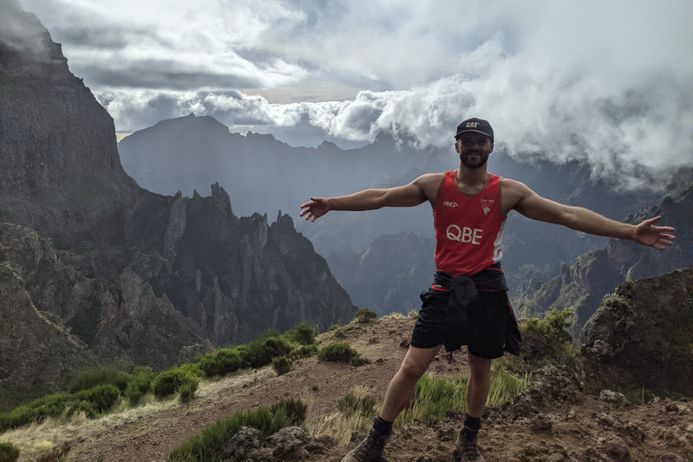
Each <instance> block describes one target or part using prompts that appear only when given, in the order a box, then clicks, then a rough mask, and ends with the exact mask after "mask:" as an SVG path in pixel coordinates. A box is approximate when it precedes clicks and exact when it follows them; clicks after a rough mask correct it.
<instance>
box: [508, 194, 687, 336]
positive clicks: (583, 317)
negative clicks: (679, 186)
mask: <svg viewBox="0 0 693 462" xmlns="http://www.w3.org/2000/svg"><path fill="white" fill-rule="evenodd" d="M692 209H693V186H690V187H689V188H688V189H687V190H686V191H684V192H683V193H681V194H680V195H678V196H677V197H671V196H667V197H665V198H664V199H663V200H662V201H661V202H660V203H659V204H658V205H657V206H654V207H649V208H646V209H643V210H641V211H640V212H638V213H637V214H634V215H631V216H629V217H627V218H626V221H627V222H630V223H639V222H640V221H642V220H644V219H646V218H651V217H653V216H657V215H661V216H662V220H661V222H662V223H664V224H666V225H667V226H673V227H674V228H676V234H677V239H676V241H675V243H674V245H672V246H671V247H669V248H667V249H665V250H663V251H661V252H660V251H657V250H655V249H652V248H649V247H643V246H641V245H638V244H636V243H634V242H631V241H623V240H616V239H612V240H610V241H609V245H608V247H607V248H605V249H602V250H597V251H593V252H589V253H587V254H584V255H581V256H580V257H578V258H577V259H576V261H575V263H574V264H573V265H571V266H570V267H568V266H567V265H566V266H564V267H563V268H562V271H561V273H562V274H561V275H559V276H556V277H555V278H553V279H551V280H549V281H548V282H546V283H541V282H539V281H533V282H532V283H530V284H528V287H527V288H526V289H525V293H524V294H523V295H522V296H521V297H520V298H519V303H517V308H518V310H519V311H520V312H521V313H523V314H527V315H541V314H543V313H545V312H546V311H548V310H550V309H552V308H557V309H566V308H573V309H574V310H575V320H574V323H573V327H572V333H573V338H575V339H577V338H579V336H580V331H581V329H582V327H583V325H584V324H585V322H587V320H588V319H589V318H590V316H592V314H594V312H595V310H596V309H597V306H598V305H599V302H600V301H601V299H602V297H603V296H604V295H605V294H607V293H609V292H610V291H611V289H612V288H613V287H614V286H616V285H618V284H621V283H623V282H625V281H626V280H632V281H635V280H638V279H642V278H647V277H653V276H656V275H659V274H662V273H666V272H670V271H673V270H675V269H679V268H690V267H691V266H692V265H693V248H691V245H690V242H691V240H692V239H693V216H692V215H691V214H690V211H691V210H692Z"/></svg>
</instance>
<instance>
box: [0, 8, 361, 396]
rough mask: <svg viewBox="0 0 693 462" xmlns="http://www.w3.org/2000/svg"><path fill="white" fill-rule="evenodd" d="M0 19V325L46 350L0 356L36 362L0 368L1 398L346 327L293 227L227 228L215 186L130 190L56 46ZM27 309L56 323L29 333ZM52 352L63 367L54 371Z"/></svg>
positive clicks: (323, 267) (33, 26) (10, 18)
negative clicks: (0, 289) (313, 329)
mask: <svg viewBox="0 0 693 462" xmlns="http://www.w3.org/2000/svg"><path fill="white" fill-rule="evenodd" d="M0 9H1V10H2V15H1V16H0V134H1V136H0V223H4V224H2V225H1V226H2V228H0V229H1V230H2V231H1V232H0V249H2V253H0V264H1V265H4V266H3V267H4V268H6V271H5V273H4V274H5V275H6V277H7V278H10V277H11V280H12V281H13V282H12V284H11V286H8V290H10V289H11V293H12V297H9V296H8V297H2V298H0V311H1V312H3V313H12V311H13V310H14V305H13V303H15V301H16V300H21V304H22V306H23V307H24V308H23V311H22V313H24V314H22V315H21V316H19V315H18V316H17V317H16V318H15V317H13V316H8V317H7V318H3V326H2V331H3V332H12V333H13V335H17V336H19V337H21V338H25V339H26V340H27V342H29V343H32V342H39V340H43V341H44V342H43V343H41V342H39V343H38V344H36V345H35V348H29V347H28V346H26V345H25V346H24V348H27V351H34V352H35V353H32V354H31V355H22V350H18V349H16V348H14V347H13V348H9V349H3V351H2V353H1V354H2V358H1V360H2V362H3V364H11V365H12V367H13V369H16V370H17V371H19V370H24V371H30V370H31V367H30V365H31V363H30V362H40V363H41V364H43V365H45V369H44V370H43V372H42V373H43V374H44V376H45V377H46V379H45V380H44V379H41V378H40V377H38V375H39V372H38V371H36V375H37V376H36V377H33V378H31V379H30V378H29V377H28V376H26V375H23V374H19V373H18V374H12V373H10V374H9V375H8V374H6V373H3V375H2V380H3V386H2V387H0V403H4V404H8V403H11V402H16V401H17V400H19V399H22V398H31V397H34V396H36V395H37V394H39V393H42V392H46V391H51V390H55V389H58V388H60V387H62V386H63V385H64V384H65V383H66V382H67V381H69V379H70V376H71V375H73V374H74V373H75V371H76V369H79V368H81V367H83V366H84V365H88V364H93V363H94V362H99V363H108V364H113V363H115V364H118V365H119V366H125V367H127V366H130V365H132V364H146V365H150V366H153V367H156V368H159V367H164V366H167V365H170V364H172V363H174V362H177V361H180V360H181V358H185V357H189V356H190V355H193V354H195V353H196V352H199V351H204V350H207V349H209V348H210V347H211V344H212V343H217V344H222V343H232V342H236V341H240V340H247V339H248V338H251V337H254V336H255V335H257V334H258V333H259V332H261V331H264V330H266V329H268V328H277V329H286V328H289V327H291V326H293V325H295V324H296V323H298V322H299V321H302V320H308V321H310V322H313V323H315V324H317V325H319V326H320V327H321V328H325V327H327V326H328V325H330V324H332V323H334V322H337V321H343V320H345V319H348V318H350V317H351V315H352V313H353V312H354V310H355V307H354V306H353V305H352V304H351V301H350V300H349V297H348V295H347V294H346V292H345V291H344V290H343V289H342V288H341V287H340V286H339V285H338V284H337V282H336V281H335V279H334V277H333V276H332V274H331V273H330V270H329V268H328V266H327V264H326V263H325V261H324V259H323V258H322V257H320V256H319V255H317V254H316V253H315V252H314V250H313V248H312V246H311V244H310V242H308V241H307V240H306V239H305V238H303V237H302V236H301V235H300V234H299V233H297V232H296V230H295V229H294V227H293V223H292V221H291V219H290V218H288V217H285V216H283V215H280V216H278V218H277V221H276V222H275V223H273V224H269V223H268V221H267V218H266V217H265V216H259V215H256V216H253V217H250V218H238V217H237V216H236V215H234V214H233V212H232V210H231V203H230V199H229V196H228V194H227V193H226V192H225V191H224V190H223V189H222V188H221V187H218V186H217V185H214V186H213V187H212V195H211V196H209V197H200V196H199V195H197V194H195V196H194V197H193V198H182V197H180V195H179V196H175V197H171V196H161V195H158V194H154V193H151V192H149V191H146V190H143V189H141V188H139V187H138V186H137V185H136V184H135V183H134V181H133V180H132V179H131V178H129V177H128V176H127V175H126V174H125V172H124V171H123V169H122V167H121V165H120V161H119V158H118V153H117V149H116V140H115V135H114V127H113V121H112V119H111V117H110V116H109V115H108V113H107V112H106V111H105V110H104V109H103V108H102V107H101V106H100V105H99V104H98V103H97V102H96V100H95V99H94V97H93V95H92V94H91V92H90V91H89V89H88V88H86V87H85V86H84V84H83V83H82V82H81V81H80V80H79V79H77V78H75V77H74V76H73V75H72V74H71V73H70V71H69V69H68V67H67V62H66V59H65V58H64V57H63V56H62V53H61V50H60V45H58V44H55V43H53V42H52V41H51V39H50V35H49V33H48V31H47V30H46V29H45V28H44V27H43V26H42V25H41V24H40V22H39V21H38V19H37V18H36V17H35V16H34V15H32V14H30V13H27V12H25V11H23V10H22V9H21V7H20V6H19V4H18V2H17V1H16V0H0ZM207 187H208V185H207V186H206V187H205V188H207ZM12 275H16V276H12ZM4 282H5V281H3V283H4ZM13 300H14V301H13ZM17 303H19V302H17ZM31 306H33V307H35V309H36V310H38V312H40V314H41V316H43V317H45V318H46V319H51V321H52V325H53V326H54V327H55V328H52V329H49V330H46V329H48V328H44V327H40V328H39V327H38V326H39V324H40V320H39V319H38V318H36V316H35V315H33V314H31V313H32V312H33V311H32V310H33V308H31V309H30V307H31ZM46 313H50V315H48V314H46ZM27 316H28V317H29V318H31V319H33V321H31V322H29V321H27V322H23V321H22V319H29V318H27ZM32 326H33V327H35V328H36V329H38V330H37V332H38V331H40V332H43V333H45V334H46V335H48V336H49V338H46V339H39V338H37V337H34V336H33V334H30V333H29V332H27V330H28V329H32V328H33V327H32ZM70 330H71V333H70V332H68V331H70ZM51 336H54V337H55V338H52V337H51ZM76 339H77V340H76ZM3 341H4V339H3ZM42 344H45V345H53V344H55V345H59V344H60V345H64V347H60V348H56V349H55V351H54V352H52V351H51V348H43V347H41V345H42ZM85 349H86V350H85ZM68 350H69V351H68ZM58 351H65V352H66V353H65V361H53V358H54V353H57V352H58ZM85 351H86V352H85ZM80 355H81V356H82V357H81V358H78V357H79V356H80ZM70 358H73V359H70ZM2 367H5V366H2ZM29 382H31V383H33V384H35V385H36V386H31V387H29V386H26V384H27V383H29Z"/></svg>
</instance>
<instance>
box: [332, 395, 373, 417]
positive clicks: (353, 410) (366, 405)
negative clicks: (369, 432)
mask: <svg viewBox="0 0 693 462" xmlns="http://www.w3.org/2000/svg"><path fill="white" fill-rule="evenodd" d="M375 404H376V401H375V398H374V397H372V396H370V395H368V394H366V393H365V392H363V393H361V392H357V391H352V392H350V393H349V394H348V395H346V396H344V397H343V398H340V399H339V400H338V401H337V409H339V410H340V411H341V413H342V414H344V415H345V416H346V417H351V416H352V415H355V414H358V415H362V416H365V417H368V416H371V415H373V414H375Z"/></svg>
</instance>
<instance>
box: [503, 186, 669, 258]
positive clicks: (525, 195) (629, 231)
mask: <svg viewBox="0 0 693 462" xmlns="http://www.w3.org/2000/svg"><path fill="white" fill-rule="evenodd" d="M506 181H507V182H508V183H507V186H508V192H509V193H510V195H511V196H512V197H513V199H514V200H515V202H514V207H513V208H514V209H515V210H517V211H518V212H520V213H521V214H523V215H524V216H526V217H529V218H532V219H534V220H540V221H546V222H549V223H556V224H561V225H564V226H567V227H569V228H572V229H576V230H578V231H583V232H585V233H589V234H596V235H598V236H606V237H614V238H619V239H631V240H633V241H635V242H637V243H639V244H642V245H647V246H650V247H654V248H655V249H658V250H662V249H664V248H665V247H668V246H669V245H671V244H672V243H673V242H674V239H676V236H675V234H674V233H675V230H674V228H672V227H670V226H655V223H656V222H657V220H659V218H660V217H654V218H650V219H647V220H644V221H643V222H641V223H639V224H637V225H632V224H628V223H623V222H620V221H615V220H611V219H609V218H606V217H605V216H603V215H600V214H598V213H596V212H593V211H592V210H589V209H586V208H583V207H574V206H569V205H565V204H560V203H558V202H554V201H552V200H549V199H546V198H544V197H541V196H540V195H539V194H537V193H535V192H534V191H532V190H531V189H529V188H528V187H527V186H525V185H524V184H522V183H520V182H517V181H513V180H504V182H506Z"/></svg>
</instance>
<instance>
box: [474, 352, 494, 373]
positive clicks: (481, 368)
mask: <svg viewBox="0 0 693 462" xmlns="http://www.w3.org/2000/svg"><path fill="white" fill-rule="evenodd" d="M469 371H470V373H471V375H472V376H477V377H485V376H487V375H489V374H490V373H491V360H490V359H488V358H482V357H480V356H475V355H473V354H471V353H470V354H469Z"/></svg>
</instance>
